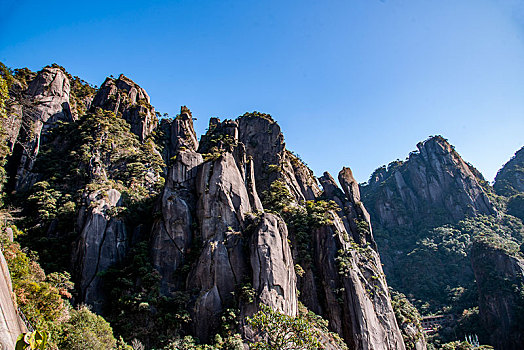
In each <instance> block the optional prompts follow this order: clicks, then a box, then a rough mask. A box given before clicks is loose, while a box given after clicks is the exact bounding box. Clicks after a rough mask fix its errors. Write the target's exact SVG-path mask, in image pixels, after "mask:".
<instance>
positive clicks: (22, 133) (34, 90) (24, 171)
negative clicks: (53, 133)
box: [9, 67, 73, 191]
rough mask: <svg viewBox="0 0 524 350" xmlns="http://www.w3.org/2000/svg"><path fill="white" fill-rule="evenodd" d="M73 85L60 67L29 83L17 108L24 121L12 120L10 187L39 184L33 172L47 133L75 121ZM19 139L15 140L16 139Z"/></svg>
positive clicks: (26, 188) (51, 69) (38, 75)
mask: <svg viewBox="0 0 524 350" xmlns="http://www.w3.org/2000/svg"><path fill="white" fill-rule="evenodd" d="M69 94H70V82H69V79H68V77H67V75H66V74H65V73H64V71H63V70H61V69H60V68H51V67H46V68H44V69H42V70H41V71H40V72H38V74H37V75H36V77H35V78H34V79H33V80H32V81H31V82H30V83H29V85H28V87H27V89H26V90H25V91H24V92H23V94H22V95H21V101H20V104H19V105H18V106H17V107H16V108H17V109H18V110H19V111H18V112H19V114H21V116H22V118H21V121H20V122H18V120H16V119H15V120H13V123H14V125H13V127H14V129H13V128H12V134H13V135H12V138H13V140H12V142H13V143H14V140H15V139H16V140H17V141H16V144H15V145H14V147H13V155H12V156H11V159H10V160H9V172H10V173H11V181H10V182H11V184H10V186H9V187H10V188H11V189H14V190H16V191H26V190H28V189H29V188H30V187H31V186H32V185H33V184H34V182H35V181H36V177H35V175H34V174H33V173H32V172H31V170H32V169H33V166H34V162H35V160H36V157H37V155H38V152H39V150H40V144H41V143H42V142H46V134H47V133H48V132H49V130H50V129H51V128H53V126H54V125H55V124H56V123H57V122H58V121H72V120H73V116H72V114H71V110H70V107H69ZM15 136H16V137H15Z"/></svg>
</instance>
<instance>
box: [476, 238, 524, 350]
mask: <svg viewBox="0 0 524 350" xmlns="http://www.w3.org/2000/svg"><path fill="white" fill-rule="evenodd" d="M471 264H472V266H473V270H474V272H475V278H476V280H477V286H478V291H479V296H480V300H479V308H480V318H481V321H482V324H483V326H484V327H485V329H486V331H487V332H488V334H489V339H490V344H492V345H493V346H494V347H495V348H496V349H504V350H506V349H507V350H513V349H515V350H516V349H522V348H523V347H524V337H523V334H524V332H523V331H524V329H523V323H522V322H523V311H524V297H523V294H522V293H524V259H522V258H521V257H517V256H514V255H513V254H510V253H508V252H507V251H505V250H504V249H501V248H497V247H493V245H492V244H490V243H488V242H483V241H478V242H475V244H474V245H473V248H472V251H471Z"/></svg>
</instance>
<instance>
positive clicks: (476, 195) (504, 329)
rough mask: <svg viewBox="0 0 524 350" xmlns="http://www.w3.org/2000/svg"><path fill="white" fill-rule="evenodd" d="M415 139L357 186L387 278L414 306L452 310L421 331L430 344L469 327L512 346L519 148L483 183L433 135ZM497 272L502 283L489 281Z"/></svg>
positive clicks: (517, 287)
mask: <svg viewBox="0 0 524 350" xmlns="http://www.w3.org/2000/svg"><path fill="white" fill-rule="evenodd" d="M417 148H418V151H416V152H412V153H410V155H409V157H408V158H407V159H406V160H405V161H395V162H391V163H390V164H389V165H388V166H387V167H386V166H384V167H381V168H379V169H377V170H376V171H375V172H374V173H373V174H372V175H371V177H370V180H369V181H368V183H366V184H362V185H361V193H362V201H363V202H364V205H365V206H366V208H368V209H369V210H370V215H371V221H372V222H373V223H374V229H375V230H374V233H375V237H376V240H377V245H378V250H379V252H380V255H381V258H382V260H383V261H384V270H385V272H386V274H387V279H388V282H389V283H390V284H391V286H392V287H393V288H394V289H396V290H399V291H400V292H402V293H404V294H406V295H407V296H408V298H409V299H410V300H412V301H413V302H414V303H415V305H416V306H418V307H419V308H420V309H421V311H422V312H423V313H424V314H433V313H437V314H444V315H451V316H452V317H454V321H453V322H452V323H451V324H450V325H448V327H444V328H443V329H441V330H440V331H439V334H438V335H437V337H436V338H435V337H434V338H433V339H431V340H432V342H433V343H434V344H436V345H437V346H438V344H439V343H442V342H445V341H450V340H452V339H456V338H457V336H458V337H459V339H460V338H464V337H465V336H467V335H468V334H472V333H476V334H478V337H479V339H480V340H481V342H482V343H488V344H492V345H494V346H496V348H497V349H499V348H500V349H516V348H520V347H521V346H522V345H521V340H520V338H521V334H522V332H521V330H520V329H519V326H518V325H519V322H520V321H519V320H518V312H519V311H518V310H520V309H519V308H520V306H519V305H520V303H521V302H522V301H524V299H523V296H524V294H523V295H522V296H520V293H521V291H522V290H524V289H523V287H522V284H521V278H522V273H521V271H520V269H519V266H520V265H519V264H520V261H521V259H522V256H521V253H520V252H519V245H520V244H522V242H523V238H524V227H523V224H522V221H521V219H519V218H517V217H518V215H516V213H517V212H518V210H511V208H513V207H518V206H516V205H514V204H512V201H515V202H514V203H518V200H519V198H520V197H519V196H520V193H518V192H517V189H518V188H519V187H518V186H519V181H520V180H519V179H520V177H519V175H518V174H519V167H520V163H521V162H522V161H521V160H520V158H521V157H520V154H521V153H522V152H521V151H519V152H517V154H516V156H515V157H514V158H512V160H511V161H510V162H508V163H507V164H506V166H504V168H503V169H501V170H500V171H499V175H497V180H496V182H495V184H494V186H493V188H492V187H491V186H490V185H489V184H488V183H487V182H486V181H485V180H484V178H483V177H482V175H481V174H480V172H479V171H478V170H476V169H475V168H474V167H473V166H472V165H470V164H468V163H466V162H465V161H464V160H463V159H462V158H461V157H460V155H459V154H458V153H457V152H456V151H455V149H454V148H453V146H452V145H450V144H449V142H448V141H447V140H446V139H444V138H443V137H441V136H434V137H431V138H429V139H428V140H426V141H424V142H421V143H419V144H418V145H417ZM519 162H520V163H519ZM508 189H511V191H510V192H508ZM508 193H510V195H512V197H510V198H506V197H502V196H499V195H498V194H508ZM515 193H517V194H515ZM502 276H503V277H502ZM501 279H502V280H503V281H506V282H504V283H506V284H504V283H503V284H504V285H506V287H505V288H506V289H505V291H501V290H497V288H499V287H500V286H501V282H500V280H501ZM497 286H499V287H497ZM508 288H509V289H508Z"/></svg>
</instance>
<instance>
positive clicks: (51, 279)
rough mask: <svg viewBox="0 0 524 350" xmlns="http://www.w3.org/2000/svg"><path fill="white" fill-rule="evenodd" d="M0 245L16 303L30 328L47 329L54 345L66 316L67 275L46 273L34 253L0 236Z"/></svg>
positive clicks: (69, 287) (69, 295)
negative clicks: (0, 245)
mask: <svg viewBox="0 0 524 350" xmlns="http://www.w3.org/2000/svg"><path fill="white" fill-rule="evenodd" d="M2 246H3V254H4V256H5V259H6V261H7V264H8V267H9V271H10V274H11V279H12V283H13V292H14V293H15V295H16V300H17V303H18V305H19V306H20V308H21V310H22V311H23V313H24V314H25V315H26V317H27V318H28V320H29V322H31V324H32V325H33V327H35V328H36V329H38V330H40V331H41V332H49V333H50V334H51V338H50V340H49V343H50V344H51V345H54V344H56V336H57V334H58V333H59V330H60V327H61V324H62V323H63V322H64V321H65V320H66V319H67V317H68V309H67V302H66V301H65V300H64V298H70V297H71V294H70V293H69V290H70V289H71V288H72V286H73V285H72V283H71V282H70V281H69V277H70V276H69V274H67V273H63V274H58V273H54V274H49V275H47V276H46V274H45V273H44V270H42V268H41V267H40V265H39V264H38V262H37V260H36V257H35V256H34V254H28V253H25V252H24V251H23V250H22V249H21V248H20V245H19V244H18V243H16V242H11V241H9V240H8V239H6V237H3V238H2Z"/></svg>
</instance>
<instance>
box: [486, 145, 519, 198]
mask: <svg viewBox="0 0 524 350" xmlns="http://www.w3.org/2000/svg"><path fill="white" fill-rule="evenodd" d="M493 188H494V189H495V192H497V194H499V195H501V196H507V197H509V196H513V195H515V194H518V193H522V192H524V147H522V148H521V149H520V150H518V151H517V152H516V153H515V155H514V156H513V158H511V159H510V161H509V162H507V163H506V164H504V166H503V167H502V169H500V170H499V172H498V173H497V176H496V177H495V183H494V184H493Z"/></svg>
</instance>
